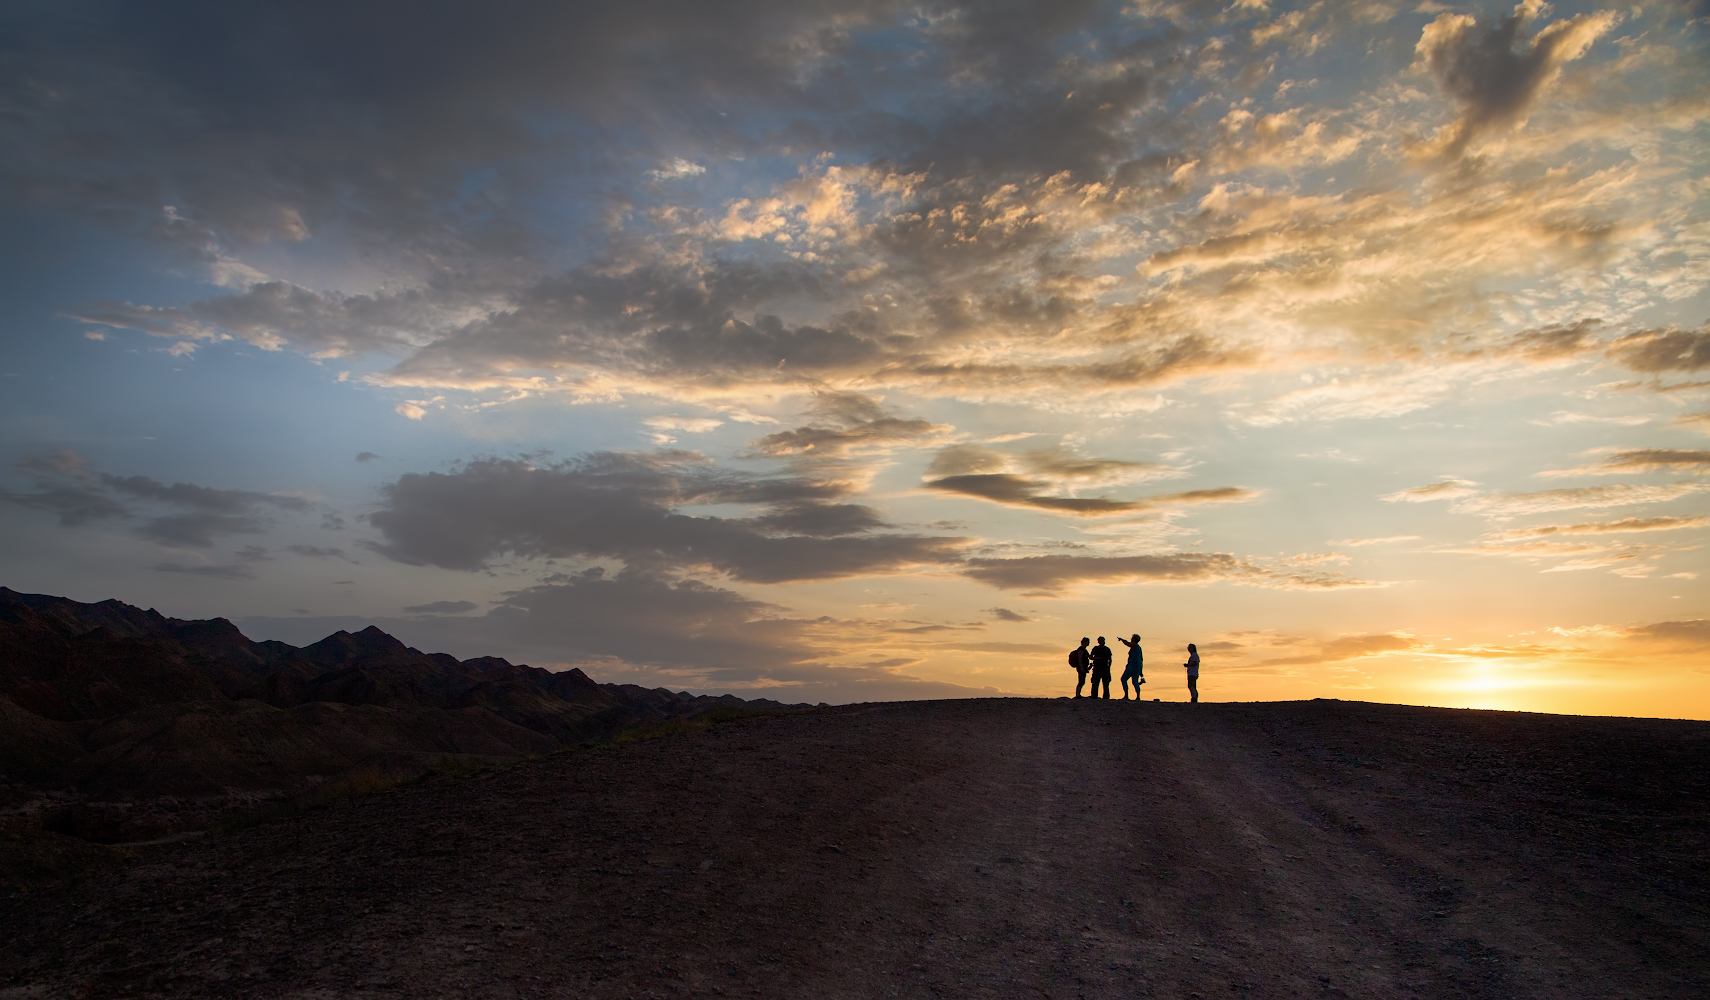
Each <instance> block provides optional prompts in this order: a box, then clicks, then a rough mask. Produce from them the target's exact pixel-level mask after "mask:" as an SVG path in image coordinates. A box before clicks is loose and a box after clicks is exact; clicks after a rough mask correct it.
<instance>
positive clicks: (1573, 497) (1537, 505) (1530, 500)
mask: <svg viewBox="0 0 1710 1000" xmlns="http://www.w3.org/2000/svg"><path fill="white" fill-rule="evenodd" d="M1704 489H1705V487H1704V486H1703V485H1701V484H1698V483H1670V484H1668V485H1665V486H1628V485H1625V484H1621V485H1615V486H1578V487H1571V488H1568V489H1561V490H1543V491H1541V492H1538V493H1491V494H1485V495H1481V496H1469V497H1464V498H1463V499H1460V500H1458V501H1456V503H1455V506H1454V509H1455V510H1456V511H1459V512H1462V513H1468V514H1483V515H1484V516H1486V517H1490V518H1496V519H1505V518H1511V517H1518V516H1521V515H1524V514H1547V513H1551V512H1553V511H1559V510H1576V509H1597V508H1603V507H1626V506H1630V505H1633V504H1646V503H1664V502H1666V501H1669V500H1677V499H1679V498H1681V497H1683V496H1690V495H1692V494H1694V493H1701V492H1703V491H1704Z"/></svg>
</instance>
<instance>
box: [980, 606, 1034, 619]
mask: <svg viewBox="0 0 1710 1000" xmlns="http://www.w3.org/2000/svg"><path fill="white" fill-rule="evenodd" d="M987 610H988V611H989V612H990V613H991V616H992V617H993V618H996V619H997V620H998V621H1002V622H1030V621H1033V619H1032V618H1029V617H1027V616H1026V615H1024V614H1021V613H1020V612H1017V611H1011V610H1009V609H1008V608H988V609H987Z"/></svg>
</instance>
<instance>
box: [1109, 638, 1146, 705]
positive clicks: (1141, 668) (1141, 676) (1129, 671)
mask: <svg viewBox="0 0 1710 1000" xmlns="http://www.w3.org/2000/svg"><path fill="white" fill-rule="evenodd" d="M1116 641H1117V642H1120V643H1122V644H1123V645H1124V646H1127V647H1128V666H1126V667H1124V668H1123V670H1122V700H1123V701H1127V700H1128V682H1129V680H1133V681H1134V700H1135V701H1139V700H1140V685H1142V684H1144V683H1146V666H1145V662H1144V660H1145V654H1143V653H1142V652H1140V633H1138V632H1136V633H1134V638H1132V639H1124V638H1123V637H1121V636H1117V637H1116Z"/></svg>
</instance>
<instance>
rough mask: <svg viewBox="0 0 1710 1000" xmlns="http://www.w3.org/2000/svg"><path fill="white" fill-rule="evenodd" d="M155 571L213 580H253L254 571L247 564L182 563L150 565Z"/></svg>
mask: <svg viewBox="0 0 1710 1000" xmlns="http://www.w3.org/2000/svg"><path fill="white" fill-rule="evenodd" d="M151 568H152V569H153V570H154V571H155V572H157V573H183V574H187V575H189V576H206V577H212V578H213V579H215V580H253V579H255V571H254V570H252V569H250V568H249V567H248V566H198V565H189V566H186V565H184V564H183V563H174V562H166V563H157V564H155V565H154V566H153V567H151Z"/></svg>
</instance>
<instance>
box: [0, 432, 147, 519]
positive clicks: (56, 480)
mask: <svg viewBox="0 0 1710 1000" xmlns="http://www.w3.org/2000/svg"><path fill="white" fill-rule="evenodd" d="M13 468H15V469H17V470H18V471H19V472H22V473H24V474H25V475H26V476H28V477H29V478H30V479H31V480H32V481H33V485H34V487H35V490H34V492H30V493H12V492H7V493H5V494H3V496H4V497H5V499H6V500H7V501H9V502H11V503H15V504H19V505H20V506H24V507H34V508H36V509H38V510H46V511H52V512H53V513H55V514H57V515H59V523H60V524H61V525H63V526H65V527H68V528H75V527H79V526H81V525H85V524H88V523H90V522H92V521H102V520H107V519H109V518H122V517H127V516H129V515H130V510H129V509H128V508H127V507H125V505H124V504H122V503H120V502H119V501H117V500H115V499H113V497H112V496H111V495H110V494H108V493H107V491H106V490H105V489H104V488H103V487H102V484H101V481H100V475H99V473H97V472H96V471H95V470H94V469H93V468H91V467H90V466H89V463H88V461H87V460H85V459H84V458H83V457H82V456H80V455H77V454H75V453H73V452H70V451H60V452H56V453H54V454H52V455H30V456H26V457H25V458H23V459H21V460H19V461H17V462H15V463H13Z"/></svg>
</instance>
